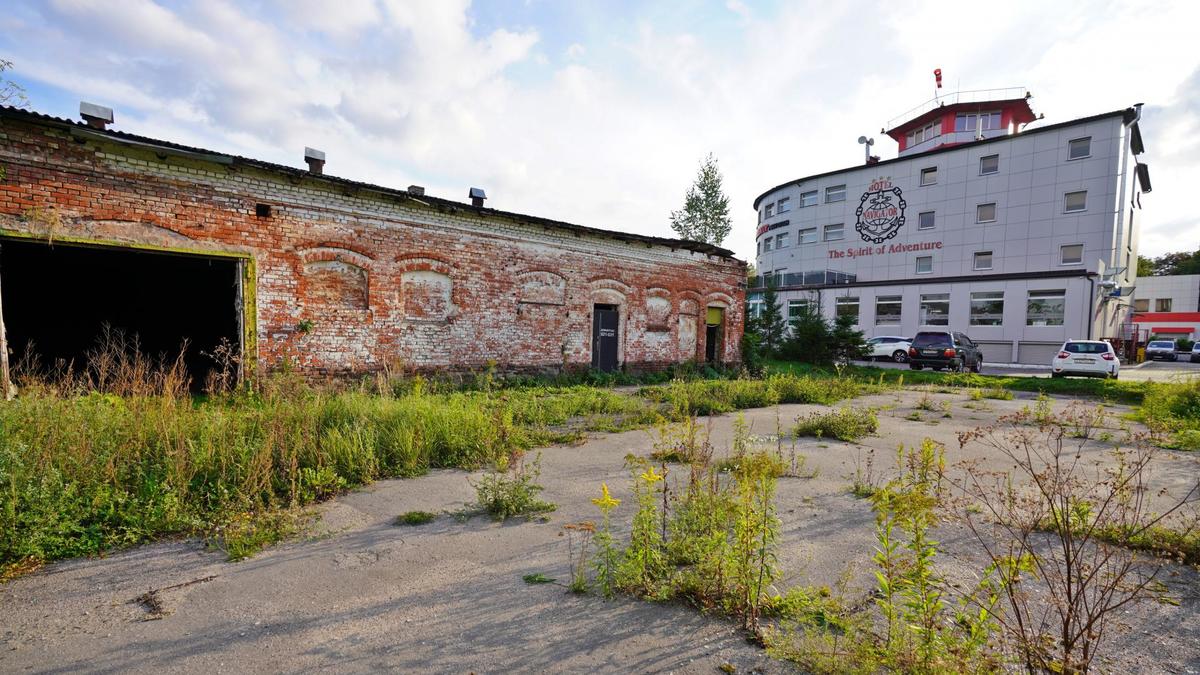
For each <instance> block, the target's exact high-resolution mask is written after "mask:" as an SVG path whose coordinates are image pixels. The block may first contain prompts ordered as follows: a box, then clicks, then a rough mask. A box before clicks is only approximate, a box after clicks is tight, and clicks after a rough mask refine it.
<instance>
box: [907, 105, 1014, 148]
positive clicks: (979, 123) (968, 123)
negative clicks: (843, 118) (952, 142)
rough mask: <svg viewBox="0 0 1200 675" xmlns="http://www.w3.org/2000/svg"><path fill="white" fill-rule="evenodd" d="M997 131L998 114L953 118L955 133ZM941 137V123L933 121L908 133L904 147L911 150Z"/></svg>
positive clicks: (987, 113) (998, 125)
mask: <svg viewBox="0 0 1200 675" xmlns="http://www.w3.org/2000/svg"><path fill="white" fill-rule="evenodd" d="M997 129H1000V113H999V112H985V113H959V114H957V115H955V117H954V130H955V131H977V130H979V131H995V130H997ZM941 135H942V121H941V120H934V121H933V122H930V123H929V124H927V125H925V126H923V127H921V128H920V129H914V130H912V131H910V132H908V134H906V135H905V141H906V142H905V145H904V147H906V148H911V147H912V146H914V145H917V144H920V143H924V142H925V141H928V140H930V139H932V138H937V137H938V136H941Z"/></svg>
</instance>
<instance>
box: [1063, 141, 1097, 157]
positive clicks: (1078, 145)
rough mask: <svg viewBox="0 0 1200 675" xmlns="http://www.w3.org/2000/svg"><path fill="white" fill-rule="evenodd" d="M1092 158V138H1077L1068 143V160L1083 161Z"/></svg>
mask: <svg viewBox="0 0 1200 675" xmlns="http://www.w3.org/2000/svg"><path fill="white" fill-rule="evenodd" d="M1091 156H1092V137H1091V136H1087V137H1085V138H1076V139H1074V140H1072V141H1068V142H1067V159H1069V160H1070V159H1083V158H1084V157H1091Z"/></svg>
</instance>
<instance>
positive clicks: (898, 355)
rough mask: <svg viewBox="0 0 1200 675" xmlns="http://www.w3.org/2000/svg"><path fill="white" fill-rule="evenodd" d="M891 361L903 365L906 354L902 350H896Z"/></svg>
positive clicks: (906, 358)
mask: <svg viewBox="0 0 1200 675" xmlns="http://www.w3.org/2000/svg"><path fill="white" fill-rule="evenodd" d="M892 360H893V361H895V362H896V363H904V362H905V361H907V360H908V352H906V351H904V350H903V349H897V350H896V351H894V352H892Z"/></svg>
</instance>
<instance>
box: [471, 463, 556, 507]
mask: <svg viewBox="0 0 1200 675" xmlns="http://www.w3.org/2000/svg"><path fill="white" fill-rule="evenodd" d="M541 473H542V458H541V455H538V458H537V459H536V460H534V462H533V466H532V467H530V466H528V465H526V464H525V463H524V462H523V461H518V462H516V463H515V465H514V466H512V467H505V466H503V465H502V466H499V467H497V469H496V470H495V471H492V472H490V473H488V474H485V475H484V476H483V477H482V478H480V479H479V482H478V483H474V484H473V485H474V486H475V493H476V497H477V499H478V500H479V507H480V508H481V509H483V510H484V511H486V512H487V513H488V514H490V515H491V516H492V518H493V519H495V520H508V519H509V518H512V517H514V516H531V515H534V514H538V513H546V512H547V511H553V510H554V509H555V506H554V504H551V503H550V502H547V501H543V500H541V499H538V496H537V495H538V493H539V492H541V491H542V486H541V485H538V484H537V479H538V476H539V475H541Z"/></svg>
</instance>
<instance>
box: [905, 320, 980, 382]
mask: <svg viewBox="0 0 1200 675" xmlns="http://www.w3.org/2000/svg"><path fill="white" fill-rule="evenodd" d="M908 367H909V368H912V369H913V370H920V369H922V368H932V369H934V370H941V369H943V368H945V369H947V370H954V371H962V370H970V371H971V372H973V373H978V372H979V371H980V369H982V368H983V353H982V352H981V351H979V345H977V344H975V343H974V342H972V341H971V338H969V337H967V336H966V335H963V334H962V333H959V332H956V331H932V330H930V331H921V332H920V333H917V334H916V336H915V337H913V341H912V346H910V347H909V348H908Z"/></svg>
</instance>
